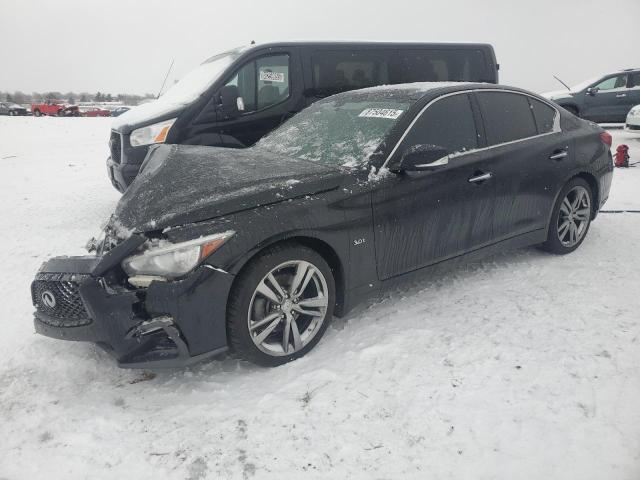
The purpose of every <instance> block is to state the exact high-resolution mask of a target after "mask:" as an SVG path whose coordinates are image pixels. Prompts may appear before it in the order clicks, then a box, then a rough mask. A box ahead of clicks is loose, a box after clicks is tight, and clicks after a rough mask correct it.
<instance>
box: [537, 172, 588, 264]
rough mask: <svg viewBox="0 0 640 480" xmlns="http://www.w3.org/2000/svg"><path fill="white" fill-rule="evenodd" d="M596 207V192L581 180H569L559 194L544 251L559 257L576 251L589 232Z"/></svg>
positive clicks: (543, 246)
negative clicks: (594, 200) (594, 195)
mask: <svg viewBox="0 0 640 480" xmlns="http://www.w3.org/2000/svg"><path fill="white" fill-rule="evenodd" d="M565 201H566V202H567V203H565ZM576 202H577V203H576ZM593 208H594V207H593V192H592V191H591V187H590V186H589V184H588V183H587V182H586V181H585V180H583V179H582V178H574V179H572V180H570V181H569V182H568V183H567V184H566V185H565V186H564V188H563V189H562V190H561V191H560V195H558V199H557V200H556V204H555V205H554V207H553V212H552V214H551V221H550V222H549V230H548V232H547V240H546V241H545V242H544V243H543V244H542V248H543V249H544V250H546V251H548V252H550V253H554V254H556V255H566V254H567V253H571V252H573V251H574V250H576V249H577V248H578V247H579V246H580V245H582V242H583V241H584V239H585V238H586V236H587V233H588V232H589V226H590V225H591V218H592V217H593ZM567 212H568V213H567ZM565 225H568V226H565ZM573 225H575V229H574V227H573Z"/></svg>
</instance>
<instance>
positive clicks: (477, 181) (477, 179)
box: [469, 172, 493, 183]
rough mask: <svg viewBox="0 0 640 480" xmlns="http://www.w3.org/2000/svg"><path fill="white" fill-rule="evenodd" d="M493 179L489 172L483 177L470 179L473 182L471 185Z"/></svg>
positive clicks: (478, 176)
mask: <svg viewBox="0 0 640 480" xmlns="http://www.w3.org/2000/svg"><path fill="white" fill-rule="evenodd" d="M491 177H493V173H491V172H487V173H483V174H481V175H476V176H475V177H471V178H469V182H471V183H482V182H484V181H485V180H489V179H490V178H491Z"/></svg>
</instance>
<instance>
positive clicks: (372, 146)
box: [257, 97, 409, 167]
mask: <svg viewBox="0 0 640 480" xmlns="http://www.w3.org/2000/svg"><path fill="white" fill-rule="evenodd" d="M408 107H409V102H408V101H407V102H401V101H396V100H374V101H372V100H368V99H357V98H356V99H354V98H353V97H350V98H348V99H341V98H337V99H332V100H323V101H320V102H317V103H315V104H313V105H312V106H311V107H309V108H307V109H306V110H303V111H302V112H300V113H299V114H297V115H296V116H295V117H293V118H292V119H290V120H289V121H288V122H287V123H286V124H284V125H283V126H282V127H280V128H279V129H277V130H275V131H274V132H272V133H271V134H270V135H268V136H266V137H265V138H263V139H262V140H261V141H260V142H259V143H258V144H257V146H258V147H259V148H264V149H265V150H270V151H272V152H276V153H281V154H283V155H287V156H290V157H297V158H302V159H305V160H311V161H314V162H321V163H329V164H334V165H342V166H346V167H354V166H357V165H360V164H362V163H364V162H365V161H366V160H367V159H368V158H369V157H370V156H371V154H373V153H374V152H375V150H376V149H377V148H378V146H379V145H380V144H381V143H382V141H383V140H384V137H385V136H386V135H387V133H388V132H389V131H390V130H391V128H392V127H393V125H395V123H396V122H397V121H398V119H399V118H401V116H402V114H403V113H404V112H405V111H406V110H407V108H408Z"/></svg>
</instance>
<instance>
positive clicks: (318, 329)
mask: <svg viewBox="0 0 640 480" xmlns="http://www.w3.org/2000/svg"><path fill="white" fill-rule="evenodd" d="M610 144H611V137H610V136H609V135H608V134H607V133H606V132H604V130H602V129H601V128H600V127H598V126H597V125H595V124H592V123H589V122H587V121H584V120H581V119H579V118H577V117H575V116H573V115H571V114H569V113H568V112H566V111H564V110H562V109H560V108H559V107H557V106H556V105H554V104H553V103H550V102H548V101H547V100H545V99H544V98H541V97H539V96H537V95H534V94H532V93H529V92H526V91H523V90H519V89H515V88H509V87H500V86H495V85H485V84H468V83H467V84H465V83H449V84H447V83H427V84H407V85H395V86H386V87H374V88H370V89H364V90H359V91H352V92H348V93H343V94H340V95H336V96H333V97H329V98H327V99H325V100H322V101H319V102H317V103H315V104H313V105H312V106H310V107H309V108H307V109H306V110H304V111H302V112H301V113H299V114H298V115H296V116H295V117H293V118H292V119H290V120H289V121H288V122H286V123H285V124H284V125H282V126H281V127H280V128H278V129H277V130H275V131H274V132H272V133H271V134H270V135H268V136H267V137H265V138H264V139H263V140H261V141H260V142H259V143H258V144H256V145H255V146H254V147H251V148H248V149H245V150H234V149H224V148H214V147H202V146H188V145H159V146H156V147H154V148H153V149H152V150H151V151H150V152H149V154H148V156H147V158H146V160H145V163H144V164H143V166H142V171H141V174H140V175H139V176H138V177H137V179H136V180H135V182H134V183H133V184H132V185H131V187H130V188H129V189H128V190H127V192H126V193H125V194H124V196H123V197H122V199H121V200H120V202H119V204H118V206H117V208H116V211H115V213H114V214H113V216H112V218H111V220H110V222H109V224H108V226H107V227H106V229H105V230H104V232H103V234H102V235H101V237H100V238H99V239H98V240H94V241H92V242H91V245H90V250H95V252H94V255H91V256H86V257H72V258H69V257H58V258H54V259H51V260H49V261H48V262H46V263H45V264H44V265H43V266H42V267H41V269H40V271H39V272H38V274H37V276H36V279H35V280H34V282H33V284H32V287H31V289H32V297H33V302H34V305H35V307H36V312H35V327H36V330H37V331H38V332H39V333H41V334H44V335H48V336H51V337H56V338H61V339H67V340H85V341H91V342H96V343H98V344H99V345H101V346H103V347H105V348H106V349H107V350H109V351H110V352H112V353H113V354H114V355H115V357H116V358H117V360H118V362H119V364H120V365H121V366H128V367H151V366H177V365H184V364H188V363H191V362H195V361H197V360H201V359H203V358H207V357H210V356H212V355H215V354H217V353H219V352H222V351H225V350H227V349H232V350H234V351H235V352H237V353H238V354H239V355H240V356H242V357H244V358H246V359H248V360H250V361H252V362H255V363H257V364H260V365H267V366H275V365H279V364H282V363H285V362H288V361H290V360H292V359H295V358H297V357H300V356H302V355H304V354H306V353H307V352H308V351H309V350H311V349H312V348H313V347H314V346H315V345H316V344H317V343H318V341H319V340H320V338H321V337H322V335H323V333H324V332H325V330H326V329H327V326H328V325H329V322H330V321H331V319H332V317H333V316H334V315H337V316H341V315H344V314H345V313H346V312H347V311H349V309H350V308H352V306H353V305H355V304H356V303H357V302H359V301H361V300H362V299H364V298H366V297H369V296H371V295H376V294H378V293H379V292H380V291H381V290H382V289H383V288H385V287H388V286H389V285H394V284H395V283H396V282H397V281H399V280H402V279H406V278H410V277H412V276H413V274H417V273H420V274H423V273H427V274H428V273H429V272H433V271H434V269H436V268H438V269H439V268H441V267H443V266H451V265H453V264H455V263H456V262H459V261H464V260H468V259H470V258H474V259H475V258H479V257H482V256H485V255H489V254H492V253H495V252H498V251H504V250H505V249H507V248H514V247H523V246H527V245H540V246H541V247H542V248H544V249H546V250H548V251H549V252H552V253H555V254H566V253H570V252H572V251H574V250H575V249H576V248H578V247H579V246H580V244H581V243H582V242H583V241H584V239H585V236H586V235H587V232H588V230H589V225H590V222H591V221H592V220H593V219H594V218H595V217H596V215H597V213H598V210H599V208H600V207H601V206H602V205H603V203H604V202H605V200H606V199H607V196H608V194H609V187H610V184H611V177H612V170H613V165H612V158H611V153H610V148H609V147H610Z"/></svg>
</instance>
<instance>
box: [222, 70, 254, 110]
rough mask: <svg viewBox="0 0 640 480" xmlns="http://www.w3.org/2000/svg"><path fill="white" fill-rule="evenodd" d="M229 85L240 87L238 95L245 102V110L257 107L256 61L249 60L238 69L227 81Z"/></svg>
mask: <svg viewBox="0 0 640 480" xmlns="http://www.w3.org/2000/svg"><path fill="white" fill-rule="evenodd" d="M227 85H235V86H236V87H238V95H239V96H241V97H242V100H243V102H244V111H245V112H253V111H255V109H256V63H255V62H249V63H247V64H246V65H245V66H243V67H241V68H240V70H238V73H236V75H235V76H234V77H233V78H232V79H231V80H229V81H228V82H227Z"/></svg>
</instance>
